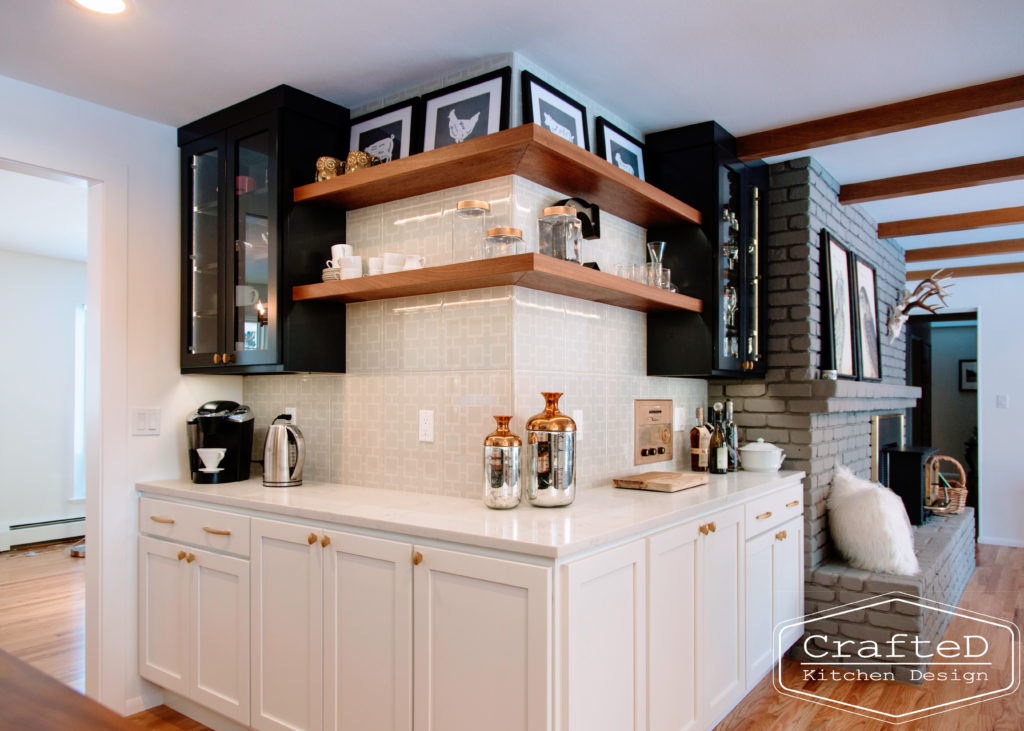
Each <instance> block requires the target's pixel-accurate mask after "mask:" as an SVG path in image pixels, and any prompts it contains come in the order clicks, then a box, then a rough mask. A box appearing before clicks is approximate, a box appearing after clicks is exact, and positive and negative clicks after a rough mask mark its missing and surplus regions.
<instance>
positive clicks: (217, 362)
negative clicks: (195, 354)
mask: <svg viewBox="0 0 1024 731" xmlns="http://www.w3.org/2000/svg"><path fill="white" fill-rule="evenodd" d="M213 364H214V365H220V353H214V354H213Z"/></svg>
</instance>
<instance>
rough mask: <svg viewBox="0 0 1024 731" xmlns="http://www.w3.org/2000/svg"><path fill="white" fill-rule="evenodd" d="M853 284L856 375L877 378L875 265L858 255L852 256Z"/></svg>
mask: <svg viewBox="0 0 1024 731" xmlns="http://www.w3.org/2000/svg"><path fill="white" fill-rule="evenodd" d="M853 288H854V293H855V295H854V312H855V317H856V326H855V332H856V335H855V337H854V340H855V341H856V352H857V375H858V376H859V377H860V380H862V381H881V380H882V351H881V344H880V342H879V336H878V290H877V287H876V285H875V268H874V267H873V266H871V265H870V264H868V263H867V262H866V261H864V260H863V259H861V258H860V257H859V256H854V257H853Z"/></svg>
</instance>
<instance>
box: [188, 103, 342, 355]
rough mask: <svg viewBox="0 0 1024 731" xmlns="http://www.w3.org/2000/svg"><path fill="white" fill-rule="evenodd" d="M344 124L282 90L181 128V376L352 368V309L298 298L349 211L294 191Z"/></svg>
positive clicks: (330, 107) (334, 109) (337, 143)
mask: <svg viewBox="0 0 1024 731" xmlns="http://www.w3.org/2000/svg"><path fill="white" fill-rule="evenodd" d="M348 120H349V113H348V110H347V109H345V108H344V107H340V106H337V105H335V104H331V103H329V102H326V101H324V100H322V99H318V98H316V97H314V96H311V95H309V94H306V93H304V92H301V91H299V90H297V89H293V88H291V87H288V86H279V87H277V88H275V89H271V90H270V91H267V92H265V93H263V94H260V95H258V96H255V97H253V98H251V99H247V100H246V101H243V102H240V103H239V104H236V105H234V106H232V107H229V108H227V109H224V110H222V111H220V112H216V113H214V114H211V115H209V116H208V117H204V118H203V119H200V120H198V121H196V122H193V123H191V124H188V125H186V126H184V127H181V128H180V129H179V130H178V145H179V146H180V147H181V210H182V219H181V234H182V258H181V303H182V307H181V370H182V372H183V373H225V374H227V373H233V374H239V373H284V372H296V371H318V372H335V373H337V372H342V371H344V370H345V306H344V305H343V304H338V303H334V302H298V303H293V302H292V297H291V290H292V287H293V286H294V285H296V284H308V283H309V282H310V281H316V279H315V278H316V277H318V276H319V274H320V270H321V269H322V268H323V263H324V260H326V259H328V258H330V246H331V244H334V243H338V242H341V241H344V240H345V213H344V211H341V210H339V209H337V208H330V209H328V208H324V207H318V206H317V205H315V204H314V205H310V204H304V205H303V206H302V208H301V209H296V208H295V206H294V205H293V203H292V190H293V188H295V187H296V186H298V185H303V184H305V183H311V182H313V181H314V178H315V176H316V158H317V157H319V156H321V155H331V154H338V153H339V151H341V150H345V149H347V144H348Z"/></svg>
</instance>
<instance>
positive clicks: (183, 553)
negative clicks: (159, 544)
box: [178, 551, 188, 561]
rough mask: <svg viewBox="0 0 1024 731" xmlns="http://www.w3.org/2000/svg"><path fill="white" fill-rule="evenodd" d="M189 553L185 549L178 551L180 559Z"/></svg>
mask: <svg viewBox="0 0 1024 731" xmlns="http://www.w3.org/2000/svg"><path fill="white" fill-rule="evenodd" d="M187 555H188V554H187V553H185V552H184V551H178V560H179V561H180V560H181V559H183V558H185V556H187Z"/></svg>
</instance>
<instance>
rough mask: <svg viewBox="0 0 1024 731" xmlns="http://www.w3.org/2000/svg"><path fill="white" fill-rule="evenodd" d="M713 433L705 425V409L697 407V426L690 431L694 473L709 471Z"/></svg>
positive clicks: (691, 467)
mask: <svg viewBox="0 0 1024 731" xmlns="http://www.w3.org/2000/svg"><path fill="white" fill-rule="evenodd" d="M710 442H711V432H709V431H708V428H707V426H705V425H704V407H703V406H698V407H697V424H696V426H694V427H693V428H692V429H690V469H691V470H693V471H694V472H707V471H708V445H709V443H710Z"/></svg>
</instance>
